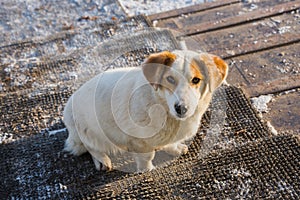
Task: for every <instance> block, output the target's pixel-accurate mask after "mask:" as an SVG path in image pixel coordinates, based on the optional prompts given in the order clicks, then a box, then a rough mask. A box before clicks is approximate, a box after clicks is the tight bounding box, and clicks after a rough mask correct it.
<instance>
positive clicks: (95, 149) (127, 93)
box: [64, 51, 212, 171]
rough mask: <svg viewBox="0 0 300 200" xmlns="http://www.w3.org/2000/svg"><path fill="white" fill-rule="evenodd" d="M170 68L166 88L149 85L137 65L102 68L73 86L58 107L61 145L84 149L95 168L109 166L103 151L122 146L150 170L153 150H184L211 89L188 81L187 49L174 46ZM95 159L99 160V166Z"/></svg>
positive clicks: (77, 152) (78, 150) (111, 151)
mask: <svg viewBox="0 0 300 200" xmlns="http://www.w3.org/2000/svg"><path fill="white" fill-rule="evenodd" d="M174 53H175V54H176V55H177V59H176V61H175V62H174V63H173V65H172V70H173V71H172V72H170V73H173V74H174V76H175V77H176V78H177V81H178V84H177V87H176V89H175V91H174V92H173V93H172V92H170V91H168V90H163V89H158V91H155V90H154V89H153V87H152V86H151V85H150V84H149V82H148V81H147V80H146V78H145V76H144V74H143V71H142V68H122V69H115V70H110V71H106V72H104V73H102V74H99V75H98V76H96V77H94V78H93V79H91V80H90V81H88V82H87V83H85V84H84V85H83V86H82V87H81V88H79V89H78V90H77V91H76V92H75V93H74V94H73V95H72V96H71V98H70V99H69V101H68V102H67V104H66V107H65V110H64V123H65V125H66V127H67V129H68V132H69V136H68V138H67V140H66V143H65V150H67V151H69V152H71V153H72V154H74V155H80V154H82V153H84V152H87V151H88V152H89V153H90V154H91V155H92V157H93V161H94V163H95V166H96V168H97V169H98V170H110V169H111V168H112V163H111V160H110V158H109V155H112V154H116V153H118V152H124V151H128V152H131V153H132V155H134V157H135V161H136V164H137V170H138V171H144V170H152V169H153V168H154V167H153V165H152V159H153V158H154V155H155V151H156V150H160V149H163V150H165V151H166V152H169V153H171V154H173V155H180V154H182V153H186V152H187V150H188V149H187V146H186V145H184V144H183V142H184V141H185V140H186V139H189V138H191V137H193V136H194V135H195V133H196V132H197V129H198V126H199V123H200V119H201V116H202V114H203V113H204V112H205V110H206V109H207V107H208V105H209V102H210V99H211V96H212V93H211V92H209V91H208V89H206V90H205V93H203V94H200V92H199V90H196V89H193V88H192V87H190V85H189V83H188V81H187V80H188V79H187V77H188V76H190V74H189V73H190V72H189V67H188V65H187V64H184V63H185V62H183V60H184V59H185V60H186V59H190V54H193V53H192V52H190V51H175V52H174ZM203 84H204V85H207V84H209V83H208V82H206V83H203ZM176 101H180V102H183V103H185V104H187V105H188V107H189V109H188V112H187V114H186V116H185V117H182V118H179V117H177V116H176V111H175V110H174V103H175V102H176ZM100 163H102V168H101V165H100Z"/></svg>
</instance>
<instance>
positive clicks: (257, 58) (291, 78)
mask: <svg viewBox="0 0 300 200" xmlns="http://www.w3.org/2000/svg"><path fill="white" fill-rule="evenodd" d="M233 60H234V61H235V64H234V65H235V67H237V69H239V71H240V72H241V74H243V75H242V76H243V77H244V78H245V79H246V84H245V85H244V86H242V88H243V89H244V91H245V92H246V93H247V94H248V96H250V97H253V96H259V95H263V94H270V93H278V92H282V91H285V90H290V89H294V88H300V64H299V63H300V43H297V44H294V45H288V46H284V47H280V48H275V49H271V50H268V51H263V52H259V53H255V54H248V55H244V56H239V57H236V58H234V59H233ZM237 81H239V80H237ZM231 82H234V81H233V80H232V81H231Z"/></svg>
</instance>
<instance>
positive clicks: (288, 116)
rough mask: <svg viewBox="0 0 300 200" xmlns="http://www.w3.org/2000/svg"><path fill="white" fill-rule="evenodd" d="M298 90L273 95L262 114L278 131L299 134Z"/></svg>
mask: <svg viewBox="0 0 300 200" xmlns="http://www.w3.org/2000/svg"><path fill="white" fill-rule="evenodd" d="M299 99H300V90H298V91H294V92H288V93H287V94H281V95H279V96H275V97H274V98H273V101H271V102H270V103H268V108H269V109H270V110H269V112H268V113H265V114H263V117H264V119H265V120H268V121H270V122H271V124H272V125H273V126H274V128H275V129H276V130H277V131H279V132H285V133H293V134H300V123H299V122H300V101H299Z"/></svg>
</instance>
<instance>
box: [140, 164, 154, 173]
mask: <svg viewBox="0 0 300 200" xmlns="http://www.w3.org/2000/svg"><path fill="white" fill-rule="evenodd" d="M154 169H155V166H154V165H153V164H152V163H151V164H149V165H147V166H146V167H141V166H138V168H137V172H138V173H143V172H149V171H152V170H154Z"/></svg>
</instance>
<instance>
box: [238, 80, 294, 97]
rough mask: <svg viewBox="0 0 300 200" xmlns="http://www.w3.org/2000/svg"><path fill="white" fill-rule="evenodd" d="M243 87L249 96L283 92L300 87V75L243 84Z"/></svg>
mask: <svg viewBox="0 0 300 200" xmlns="http://www.w3.org/2000/svg"><path fill="white" fill-rule="evenodd" d="M239 82H240V81H239ZM241 87H242V88H244V90H245V91H246V93H247V95H248V96H249V97H256V96H260V95H266V94H272V93H278V92H283V91H286V90H292V89H295V88H300V75H293V76H283V77H282V78H279V79H276V80H268V81H266V82H260V83H258V84H255V85H250V86H244V85H241Z"/></svg>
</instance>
